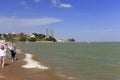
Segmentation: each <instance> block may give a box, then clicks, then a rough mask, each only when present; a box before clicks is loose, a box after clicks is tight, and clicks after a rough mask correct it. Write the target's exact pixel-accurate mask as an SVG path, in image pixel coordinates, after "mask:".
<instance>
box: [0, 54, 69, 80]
mask: <svg viewBox="0 0 120 80" xmlns="http://www.w3.org/2000/svg"><path fill="white" fill-rule="evenodd" d="M16 57H17V58H18V60H16V61H14V62H12V61H11V60H10V58H8V59H6V63H5V67H4V68H3V69H2V68H0V80H68V79H67V78H61V77H60V76H56V75H53V74H51V73H49V71H48V72H47V71H45V70H40V69H26V68H23V67H21V66H22V65H24V64H26V62H25V61H24V58H25V53H24V52H18V53H17V55H16Z"/></svg>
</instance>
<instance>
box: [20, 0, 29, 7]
mask: <svg viewBox="0 0 120 80" xmlns="http://www.w3.org/2000/svg"><path fill="white" fill-rule="evenodd" d="M20 4H21V5H22V6H23V7H24V8H25V9H28V8H29V7H28V5H27V4H28V2H27V1H21V2H20Z"/></svg>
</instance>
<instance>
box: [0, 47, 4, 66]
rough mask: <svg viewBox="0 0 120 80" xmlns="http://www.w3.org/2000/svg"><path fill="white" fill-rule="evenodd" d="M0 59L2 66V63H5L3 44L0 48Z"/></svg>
mask: <svg viewBox="0 0 120 80" xmlns="http://www.w3.org/2000/svg"><path fill="white" fill-rule="evenodd" d="M0 60H1V65H2V68H4V64H5V50H4V46H3V45H1V49H0Z"/></svg>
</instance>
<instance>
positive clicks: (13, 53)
mask: <svg viewBox="0 0 120 80" xmlns="http://www.w3.org/2000/svg"><path fill="white" fill-rule="evenodd" d="M9 49H10V52H11V59H12V61H15V60H17V58H16V57H15V56H16V46H15V45H12V46H9Z"/></svg>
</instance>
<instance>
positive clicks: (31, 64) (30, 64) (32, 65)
mask: <svg viewBox="0 0 120 80" xmlns="http://www.w3.org/2000/svg"><path fill="white" fill-rule="evenodd" d="M25 55H26V57H25V59H24V61H26V62H27V64H25V65H23V66H22V67H23V68H38V69H42V70H46V69H48V67H46V66H43V65H40V64H39V62H37V61H35V60H33V59H32V55H31V54H25Z"/></svg>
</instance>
